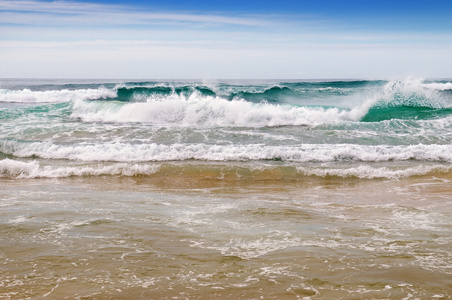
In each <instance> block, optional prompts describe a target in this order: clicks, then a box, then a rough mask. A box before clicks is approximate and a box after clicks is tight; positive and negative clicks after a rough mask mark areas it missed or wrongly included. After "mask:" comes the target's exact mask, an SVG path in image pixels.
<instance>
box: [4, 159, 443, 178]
mask: <svg viewBox="0 0 452 300" xmlns="http://www.w3.org/2000/svg"><path fill="white" fill-rule="evenodd" d="M451 169H452V167H450V166H444V165H421V166H414V167H403V168H401V167H399V168H388V167H374V166H370V165H361V166H357V167H349V168H344V167H342V168H334V167H332V168H325V167H322V168H319V167H306V166H284V165H283V166H281V165H280V166H277V165H261V166H256V165H238V164H203V163H136V164H126V163H108V164H105V163H91V164H79V165H42V164H41V163H39V162H38V161H36V160H33V161H28V162H24V161H18V160H13V159H8V158H7V159H3V160H0V177H3V178H12V179H27V178H29V179H30V178H66V177H90V176H125V177H136V176H138V177H142V176H150V177H155V178H160V179H163V178H166V179H168V178H170V179H176V178H180V180H187V179H189V180H218V181H246V182H250V181H297V180H304V178H306V177H314V178H315V177H317V178H334V177H337V178H351V179H353V178H358V179H369V180H372V179H402V178H407V177H413V176H424V175H429V174H430V175H439V176H440V175H441V174H448V173H450V172H451Z"/></svg>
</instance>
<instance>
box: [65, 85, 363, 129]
mask: <svg viewBox="0 0 452 300" xmlns="http://www.w3.org/2000/svg"><path fill="white" fill-rule="evenodd" d="M361 115H362V114H360V113H356V112H355V111H348V110H344V109H339V108H321V107H295V106H291V105H275V104H269V103H250V102H246V101H242V100H233V101H228V100H225V99H222V98H219V97H210V96H200V95H199V94H198V93H193V94H192V95H191V96H190V97H188V98H187V97H184V96H178V95H173V96H171V97H167V98H165V100H164V101H162V100H161V99H155V98H154V99H153V98H148V100H147V102H138V103H136V102H135V103H100V102H89V103H88V102H84V101H78V102H76V103H75V104H74V107H73V113H72V117H74V118H79V119H81V120H83V121H85V122H140V123H148V124H155V125H165V126H168V125H169V126H239V127H242V126H245V127H246V126H249V127H264V126H284V125H318V124H323V123H326V122H337V121H341V120H355V121H356V120H358V119H357V118H360V117H361Z"/></svg>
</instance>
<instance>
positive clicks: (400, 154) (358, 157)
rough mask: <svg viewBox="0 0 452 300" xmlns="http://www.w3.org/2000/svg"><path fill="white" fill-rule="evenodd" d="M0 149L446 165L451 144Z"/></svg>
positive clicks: (63, 154)
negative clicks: (407, 162) (434, 163)
mask: <svg viewBox="0 0 452 300" xmlns="http://www.w3.org/2000/svg"><path fill="white" fill-rule="evenodd" d="M0 151H1V152H3V153H6V154H12V155H14V156H16V157H33V156H37V157H41V158H46V159H69V160H79V161H87V162H91V161H113V162H145V161H172V160H187V159H197V160H205V161H247V160H266V159H278V160H283V161H293V162H333V161H363V162H383V161H407V160H418V161H431V162H452V145H423V144H420V145H408V146H403V145H399V146H389V145H379V146H368V145H354V144H334V145H328V144H303V145H298V146H266V145H262V144H248V145H209V144H180V143H175V144H171V145H164V144H156V143H149V144H133V143H119V142H118V143H113V142H108V143H101V142H99V143H95V144H94V143H86V142H83V143H78V144H54V143H51V142H34V143H19V142H14V141H0Z"/></svg>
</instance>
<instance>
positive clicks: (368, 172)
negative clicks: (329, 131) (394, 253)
mask: <svg viewBox="0 0 452 300" xmlns="http://www.w3.org/2000/svg"><path fill="white" fill-rule="evenodd" d="M451 169H452V167H446V166H442V165H440V166H438V165H436V166H435V165H422V166H416V167H409V168H404V169H390V168H386V167H377V168H376V167H371V166H368V165H361V166H358V167H352V168H343V169H331V168H330V169H326V168H307V167H297V170H298V172H300V173H302V174H304V175H308V176H311V175H314V176H319V177H326V176H338V177H357V178H361V179H375V178H387V179H400V178H405V177H411V176H420V175H425V174H428V173H431V172H450V171H451Z"/></svg>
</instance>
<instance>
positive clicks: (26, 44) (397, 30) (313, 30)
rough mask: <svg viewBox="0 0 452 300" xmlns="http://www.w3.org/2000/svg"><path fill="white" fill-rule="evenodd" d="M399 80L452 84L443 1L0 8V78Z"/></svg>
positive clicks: (12, 3) (449, 7)
mask: <svg viewBox="0 0 452 300" xmlns="http://www.w3.org/2000/svg"><path fill="white" fill-rule="evenodd" d="M408 76H409V77H416V78H452V1H450V0H428V1H417V0H411V1H406V0H379V1H366V0H362V1H360V0H353V1H352V0H345V1H341V0H316V1H313V0H309V1H304V0H298V1H294V0H292V1H289V0H273V1H269V0H260V1H257V0H241V1H239V0H229V1H202V0H191V1H182V0H177V1H171V0H166V1H163V0H154V1H152V0H151V1H144V0H112V1H105V0H97V1H95V0H92V1H91V0H74V1H42V0H23V1H18V0H1V1H0V78H105V79H356V78H366V79H388V78H401V77H402V78H403V77H408Z"/></svg>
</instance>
